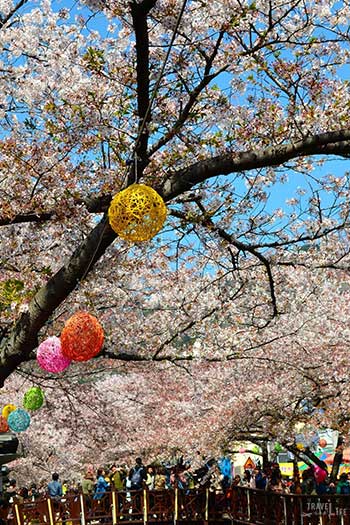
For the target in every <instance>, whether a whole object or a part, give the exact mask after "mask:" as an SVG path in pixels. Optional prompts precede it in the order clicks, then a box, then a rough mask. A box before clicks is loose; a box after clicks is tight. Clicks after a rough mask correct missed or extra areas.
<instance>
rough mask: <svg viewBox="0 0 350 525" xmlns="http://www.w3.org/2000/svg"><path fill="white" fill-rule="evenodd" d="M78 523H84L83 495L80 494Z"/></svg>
mask: <svg viewBox="0 0 350 525" xmlns="http://www.w3.org/2000/svg"><path fill="white" fill-rule="evenodd" d="M79 499H80V523H81V525H85V509H84V498H83V495H82V494H80V498H79Z"/></svg>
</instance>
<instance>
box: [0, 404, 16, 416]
mask: <svg viewBox="0 0 350 525" xmlns="http://www.w3.org/2000/svg"><path fill="white" fill-rule="evenodd" d="M16 408H17V407H16V405H12V404H11V403H9V404H8V405H5V406H4V408H3V409H2V416H3V417H4V418H5V419H7V418H8V417H9V415H10V414H11V412H13V411H14V410H16Z"/></svg>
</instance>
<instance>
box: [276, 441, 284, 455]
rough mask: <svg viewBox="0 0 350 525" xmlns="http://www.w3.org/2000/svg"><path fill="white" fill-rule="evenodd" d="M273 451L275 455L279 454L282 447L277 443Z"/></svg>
mask: <svg viewBox="0 0 350 525" xmlns="http://www.w3.org/2000/svg"><path fill="white" fill-rule="evenodd" d="M274 450H275V452H276V453H277V454H279V453H280V452H282V450H283V447H282V445H280V444H279V443H276V444H275V447H274Z"/></svg>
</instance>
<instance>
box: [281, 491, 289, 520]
mask: <svg viewBox="0 0 350 525" xmlns="http://www.w3.org/2000/svg"><path fill="white" fill-rule="evenodd" d="M282 497H283V514H284V525H288V515H287V501H286V497H285V496H282Z"/></svg>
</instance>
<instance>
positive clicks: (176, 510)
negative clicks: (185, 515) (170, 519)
mask: <svg viewBox="0 0 350 525" xmlns="http://www.w3.org/2000/svg"><path fill="white" fill-rule="evenodd" d="M174 507H175V508H174V525H176V524H177V520H178V519H179V489H178V488H177V487H176V488H175V501H174Z"/></svg>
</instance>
